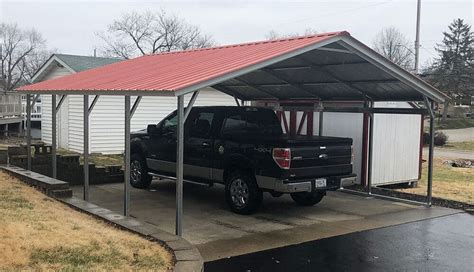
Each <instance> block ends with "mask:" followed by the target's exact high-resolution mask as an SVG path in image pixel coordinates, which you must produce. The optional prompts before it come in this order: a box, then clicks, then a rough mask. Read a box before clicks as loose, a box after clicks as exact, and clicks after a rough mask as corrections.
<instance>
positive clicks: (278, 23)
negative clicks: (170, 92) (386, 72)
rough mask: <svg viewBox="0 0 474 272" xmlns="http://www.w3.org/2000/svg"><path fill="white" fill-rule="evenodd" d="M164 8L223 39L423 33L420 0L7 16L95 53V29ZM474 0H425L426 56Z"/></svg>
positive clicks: (170, 4) (124, 7)
mask: <svg viewBox="0 0 474 272" xmlns="http://www.w3.org/2000/svg"><path fill="white" fill-rule="evenodd" d="M160 8H162V9H164V10H166V11H168V12H170V13H174V14H176V15H178V16H180V17H182V18H184V19H185V20H186V21H188V22H189V23H191V24H195V25H198V26H200V27H201V28H202V30H203V31H204V32H206V33H208V34H210V35H212V36H213V37H214V39H215V40H216V42H217V43H219V44H221V45H222V44H230V43H239V42H245V41H254V40H262V39H264V38H265V35H266V34H267V33H268V32H269V31H270V30H275V31H277V32H278V33H295V32H304V30H305V29H307V28H312V29H316V30H318V31H319V32H325V31H338V30H347V31H349V32H350V33H351V35H352V36H354V37H355V38H357V39H359V40H361V41H362V42H364V43H366V44H368V45H372V39H373V37H374V35H375V33H377V32H378V31H379V30H380V29H382V28H384V27H388V26H394V27H396V28H398V29H400V30H401V31H402V32H403V33H404V34H405V35H406V36H407V37H408V38H409V39H410V40H411V41H414V40H415V22H416V0H403V1H397V0H392V1H388V0H374V1H362V0H359V1H351V0H346V1H315V0H314V1H288V0H287V1H263V0H254V1H236V0H234V1H225V0H212V1H198V0H196V1H176V0H175V1H141V0H135V1H123V0H122V1H112V0H97V1H82V0H75V1H72V0H62V1H46V0H30V1H21V0H0V22H16V23H18V25H19V26H21V27H25V28H31V27H34V28H36V29H37V30H38V31H40V32H41V33H42V34H43V36H44V37H45V38H46V39H47V41H48V46H49V47H52V48H56V49H57V50H58V51H59V52H62V53H69V54H80V55H92V52H93V50H94V48H96V47H99V46H100V45H101V44H100V41H99V40H98V38H97V37H96V36H95V33H96V32H98V31H104V30H106V27H107V25H108V24H109V23H111V22H112V21H113V20H114V19H116V18H119V17H120V15H121V14H123V13H126V12H129V11H132V10H136V11H144V10H158V9H160ZM473 9H474V7H473V1H466V0H465V1H453V0H444V1H437V0H422V16H421V18H422V19H421V37H420V40H421V50H420V57H421V64H422V65H423V64H425V63H426V62H427V61H429V60H430V59H432V58H433V57H434V56H435V55H436V52H435V50H434V49H433V47H434V46H435V44H436V43H437V42H439V41H440V40H441V39H442V31H445V30H446V29H447V26H448V24H449V23H451V22H452V21H453V20H454V19H455V18H463V19H464V20H465V21H466V22H467V23H469V24H471V25H472V23H473V13H474V11H473Z"/></svg>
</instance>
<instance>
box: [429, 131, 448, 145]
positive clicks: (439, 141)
mask: <svg viewBox="0 0 474 272" xmlns="http://www.w3.org/2000/svg"><path fill="white" fill-rule="evenodd" d="M447 142H448V135H446V134H444V133H443V132H441V131H435V134H434V144H435V145H436V146H441V145H445V144H446V143H447ZM423 143H424V144H425V145H428V144H430V134H429V133H428V132H425V133H423Z"/></svg>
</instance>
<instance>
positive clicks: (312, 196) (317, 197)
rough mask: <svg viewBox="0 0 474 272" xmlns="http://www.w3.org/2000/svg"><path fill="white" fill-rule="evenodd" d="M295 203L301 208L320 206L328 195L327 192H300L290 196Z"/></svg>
mask: <svg viewBox="0 0 474 272" xmlns="http://www.w3.org/2000/svg"><path fill="white" fill-rule="evenodd" d="M290 195H291V198H293V201H295V202H296V204H298V205H301V206H314V205H316V204H318V203H319V202H320V201H321V200H322V199H323V197H324V196H325V195H326V192H318V191H316V192H298V193H292V194H290Z"/></svg>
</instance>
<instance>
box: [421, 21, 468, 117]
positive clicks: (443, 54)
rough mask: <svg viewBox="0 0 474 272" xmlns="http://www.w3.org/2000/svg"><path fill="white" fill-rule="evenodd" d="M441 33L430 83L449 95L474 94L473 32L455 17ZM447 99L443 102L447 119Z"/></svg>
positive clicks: (453, 96) (455, 96) (452, 96)
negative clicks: (441, 38) (446, 29)
mask: <svg viewBox="0 0 474 272" xmlns="http://www.w3.org/2000/svg"><path fill="white" fill-rule="evenodd" d="M448 28H449V31H447V32H443V41H442V43H440V44H437V46H436V51H438V54H439V58H438V59H436V61H435V63H434V65H433V67H432V68H431V74H432V75H431V80H430V81H431V82H432V83H433V84H434V86H436V87H437V88H438V89H439V90H441V91H443V92H444V93H445V94H447V95H448V96H449V97H451V98H457V97H463V96H472V95H474V34H473V32H472V31H471V26H470V25H468V24H466V23H464V20H462V19H456V20H454V21H453V22H452V23H451V24H450V25H449V27H448ZM449 103H450V101H447V102H446V103H445V105H444V111H443V121H446V115H447V110H448V106H449Z"/></svg>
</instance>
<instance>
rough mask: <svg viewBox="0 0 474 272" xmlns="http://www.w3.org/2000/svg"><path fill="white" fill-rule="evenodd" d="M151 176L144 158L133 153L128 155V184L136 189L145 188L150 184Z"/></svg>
mask: <svg viewBox="0 0 474 272" xmlns="http://www.w3.org/2000/svg"><path fill="white" fill-rule="evenodd" d="M151 180H152V176H150V175H148V167H147V165H146V160H145V158H144V157H143V156H142V155H140V154H138V153H134V154H132V156H131V157H130V185H132V187H134V188H138V189H146V188H148V186H150V184H151Z"/></svg>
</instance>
